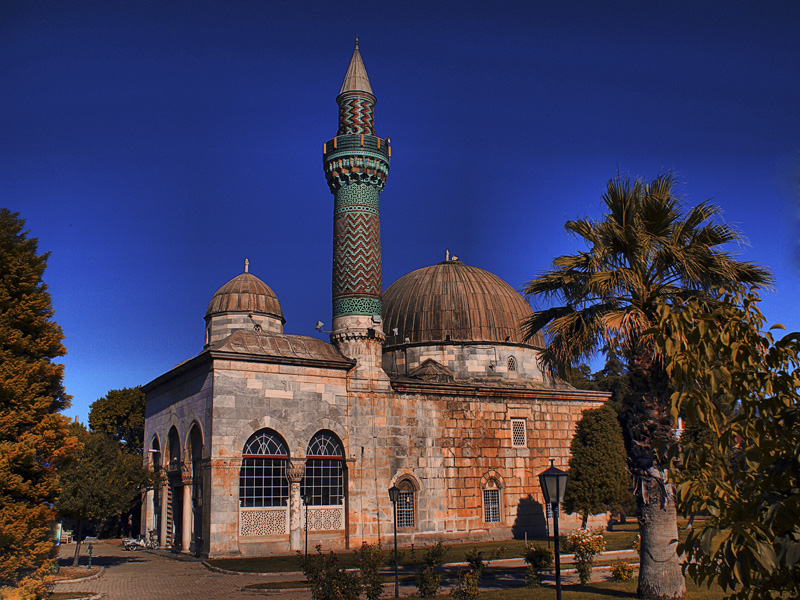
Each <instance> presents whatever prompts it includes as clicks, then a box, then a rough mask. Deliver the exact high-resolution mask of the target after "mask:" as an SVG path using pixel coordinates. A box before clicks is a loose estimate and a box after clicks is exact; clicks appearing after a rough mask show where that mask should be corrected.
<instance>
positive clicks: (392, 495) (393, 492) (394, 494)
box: [389, 485, 400, 504]
mask: <svg viewBox="0 0 800 600" xmlns="http://www.w3.org/2000/svg"><path fill="white" fill-rule="evenodd" d="M399 497H400V488H399V487H397V486H396V485H393V486H392V487H390V488H389V500H391V501H392V504H394V503H395V502H397V499H398V498H399Z"/></svg>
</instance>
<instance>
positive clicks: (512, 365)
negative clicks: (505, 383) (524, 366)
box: [508, 356, 517, 373]
mask: <svg viewBox="0 0 800 600" xmlns="http://www.w3.org/2000/svg"><path fill="white" fill-rule="evenodd" d="M516 370H517V359H516V358H514V357H513V356H509V357H508V371H509V373H510V372H511V371H516Z"/></svg>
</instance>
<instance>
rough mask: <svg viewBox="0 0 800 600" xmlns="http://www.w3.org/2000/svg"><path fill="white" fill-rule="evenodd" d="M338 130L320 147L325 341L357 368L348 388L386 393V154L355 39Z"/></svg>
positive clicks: (339, 99)
mask: <svg viewBox="0 0 800 600" xmlns="http://www.w3.org/2000/svg"><path fill="white" fill-rule="evenodd" d="M336 102H337V104H338V105H339V127H338V131H337V135H336V137H334V138H333V139H332V140H329V141H327V142H326V143H325V145H324V147H323V157H322V159H323V167H324V169H325V178H326V179H327V180H328V186H329V187H330V190H331V193H332V194H333V196H334V209H333V331H332V332H331V341H332V342H333V343H334V344H336V345H337V347H338V348H339V350H340V351H341V352H342V353H343V354H344V355H345V356H348V357H350V358H353V359H355V360H356V361H357V365H356V368H355V369H354V370H353V371H352V372H351V373H350V377H349V381H350V385H351V389H369V390H388V389H389V387H390V386H389V379H388V377H387V376H386V374H385V373H384V372H383V370H382V369H381V366H380V365H381V344H382V343H383V341H384V339H385V337H386V336H385V335H384V333H383V319H382V316H381V313H382V309H381V294H382V291H383V279H382V276H381V222H380V221H381V219H380V204H379V196H380V193H381V192H382V191H383V186H384V184H385V183H386V176H387V174H388V172H389V158H390V156H391V149H390V148H389V142H388V140H387V139H383V138H380V137H377V135H376V134H375V102H376V99H375V96H373V95H372V87H371V86H370V83H369V78H368V77H367V70H366V69H365V68H364V61H363V60H362V59H361V52H360V51H359V48H358V38H356V44H355V50H354V51H353V57H352V58H351V59H350V65H349V66H348V69H347V74H346V75H345V78H344V83H343V84H342V89H341V91H340V93H339V95H338V96H337V98H336Z"/></svg>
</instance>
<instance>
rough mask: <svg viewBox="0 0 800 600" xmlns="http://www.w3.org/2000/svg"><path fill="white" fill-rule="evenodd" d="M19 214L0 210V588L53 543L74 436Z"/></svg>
mask: <svg viewBox="0 0 800 600" xmlns="http://www.w3.org/2000/svg"><path fill="white" fill-rule="evenodd" d="M24 225H25V222H24V220H23V219H21V218H20V216H19V214H18V213H12V212H10V211H9V210H7V209H0V587H2V586H16V585H19V584H20V583H21V581H22V580H23V579H25V578H26V577H28V576H30V575H35V574H36V572H37V570H40V569H41V568H42V567H43V566H44V565H45V563H46V562H47V560H48V558H49V555H50V553H51V551H52V548H53V539H52V534H51V530H50V528H51V525H52V522H53V519H54V517H55V512H54V511H53V508H52V505H53V503H54V502H55V500H56V496H57V494H58V485H57V481H56V469H57V468H58V467H59V466H60V465H61V464H62V463H63V462H64V461H65V460H67V459H68V458H69V457H70V456H71V455H72V453H73V452H74V451H75V449H76V446H77V445H78V441H77V439H76V438H75V437H74V436H70V435H69V433H68V430H67V425H68V419H67V418H66V417H64V416H63V415H61V414H59V411H60V410H62V409H64V408H67V407H68V406H69V396H67V394H66V393H65V392H64V388H63V386H62V377H63V368H62V365H59V364H55V363H54V362H53V360H54V359H56V358H58V357H59V356H63V355H64V354H65V352H66V351H65V349H64V346H63V345H62V343H61V340H62V338H63V334H62V332H61V328H60V327H59V326H58V325H57V324H56V323H55V322H54V321H53V320H52V317H53V309H52V306H51V302H50V294H48V292H47V287H46V286H45V284H44V283H43V282H42V276H43V274H44V271H45V267H46V265H47V258H48V254H46V253H45V254H37V247H38V242H37V240H36V239H35V238H28V236H27V234H28V232H27V231H25V230H24Z"/></svg>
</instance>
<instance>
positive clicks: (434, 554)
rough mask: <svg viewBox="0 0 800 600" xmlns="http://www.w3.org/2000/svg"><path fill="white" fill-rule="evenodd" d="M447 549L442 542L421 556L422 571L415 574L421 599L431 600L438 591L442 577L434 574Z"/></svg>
mask: <svg viewBox="0 0 800 600" xmlns="http://www.w3.org/2000/svg"><path fill="white" fill-rule="evenodd" d="M445 554H447V548H445V547H444V546H442V542H437V543H436V545H435V546H431V547H430V548H428V549H427V550H426V551H425V553H424V554H423V555H422V569H421V570H420V571H419V572H418V573H417V577H416V584H417V590H419V595H420V597H422V598H433V597H434V596H435V595H436V592H438V591H439V586H440V585H441V582H442V576H441V575H440V574H439V573H436V567H438V566H439V565H440V564H442V561H443V560H444V556H445Z"/></svg>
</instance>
